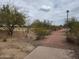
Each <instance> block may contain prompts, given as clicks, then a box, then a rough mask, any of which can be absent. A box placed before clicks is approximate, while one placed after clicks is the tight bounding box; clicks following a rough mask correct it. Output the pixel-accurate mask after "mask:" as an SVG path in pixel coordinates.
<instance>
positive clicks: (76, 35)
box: [67, 18, 79, 44]
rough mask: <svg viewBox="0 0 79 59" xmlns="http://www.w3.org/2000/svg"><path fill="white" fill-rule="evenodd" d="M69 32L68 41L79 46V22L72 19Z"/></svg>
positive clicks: (69, 22)
mask: <svg viewBox="0 0 79 59" xmlns="http://www.w3.org/2000/svg"><path fill="white" fill-rule="evenodd" d="M67 26H68V29H69V31H68V32H67V41H68V42H72V43H76V44H79V21H77V20H76V19H75V18H71V19H70V20H69V21H68V23H67Z"/></svg>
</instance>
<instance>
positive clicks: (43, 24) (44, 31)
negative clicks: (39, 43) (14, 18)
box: [31, 20, 52, 40]
mask: <svg viewBox="0 0 79 59" xmlns="http://www.w3.org/2000/svg"><path fill="white" fill-rule="evenodd" d="M31 26H32V28H33V31H34V32H35V33H36V35H37V38H36V39H37V40H38V39H42V38H44V37H45V36H46V35H48V34H50V32H51V30H52V25H51V23H50V22H47V21H45V20H44V21H39V20H35V21H34V22H33V23H32V25H31Z"/></svg>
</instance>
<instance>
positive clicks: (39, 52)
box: [24, 46, 72, 59]
mask: <svg viewBox="0 0 79 59" xmlns="http://www.w3.org/2000/svg"><path fill="white" fill-rule="evenodd" d="M70 52H71V50H65V49H57V48H50V47H43V46H39V47H37V48H36V49H35V50H34V51H33V52H32V53H30V54H29V55H28V56H26V57H25V58H24V59H72V58H71V56H70Z"/></svg>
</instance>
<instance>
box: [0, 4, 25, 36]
mask: <svg viewBox="0 0 79 59" xmlns="http://www.w3.org/2000/svg"><path fill="white" fill-rule="evenodd" d="M24 24H25V15H23V14H22V13H20V12H18V10H17V9H16V8H15V7H13V8H11V7H10V6H9V5H3V7H2V8H0V25H2V26H5V28H6V29H7V30H8V32H9V34H10V35H12V33H13V30H14V28H15V26H22V25H24Z"/></svg>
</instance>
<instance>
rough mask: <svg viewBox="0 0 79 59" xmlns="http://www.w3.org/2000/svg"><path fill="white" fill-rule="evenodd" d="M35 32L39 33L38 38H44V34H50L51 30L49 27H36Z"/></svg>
mask: <svg viewBox="0 0 79 59" xmlns="http://www.w3.org/2000/svg"><path fill="white" fill-rule="evenodd" d="M34 32H35V33H36V35H37V40H39V39H43V38H44V36H46V35H48V34H49V31H48V30H47V29H44V28H35V29H34Z"/></svg>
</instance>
